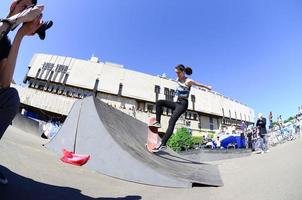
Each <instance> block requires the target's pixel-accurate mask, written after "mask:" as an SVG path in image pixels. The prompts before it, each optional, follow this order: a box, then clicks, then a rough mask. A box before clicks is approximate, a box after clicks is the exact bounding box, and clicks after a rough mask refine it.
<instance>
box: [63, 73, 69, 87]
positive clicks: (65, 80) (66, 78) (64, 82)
mask: <svg viewBox="0 0 302 200" xmlns="http://www.w3.org/2000/svg"><path fill="white" fill-rule="evenodd" d="M68 77H69V74H65V77H64V81H63V85H65V84H66V82H67V80H68Z"/></svg>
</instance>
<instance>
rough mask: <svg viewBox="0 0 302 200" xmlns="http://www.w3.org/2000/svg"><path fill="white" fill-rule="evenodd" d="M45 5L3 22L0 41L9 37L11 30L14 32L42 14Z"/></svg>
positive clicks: (26, 10)
mask: <svg viewBox="0 0 302 200" xmlns="http://www.w3.org/2000/svg"><path fill="white" fill-rule="evenodd" d="M43 10H44V6H43V5H37V6H31V7H29V8H27V9H25V10H24V11H22V12H21V13H18V14H16V15H14V16H12V17H9V18H7V19H4V20H1V22H0V39H2V38H3V37H4V36H5V35H7V34H8V33H9V32H10V31H11V30H14V29H15V28H16V27H17V26H18V25H19V24H21V23H25V22H31V21H33V20H34V19H36V18H37V17H39V16H40V15H41V14H42V11H43Z"/></svg>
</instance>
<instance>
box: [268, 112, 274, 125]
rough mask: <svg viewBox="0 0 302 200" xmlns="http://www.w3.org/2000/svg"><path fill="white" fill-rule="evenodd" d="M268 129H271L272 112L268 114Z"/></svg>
mask: <svg viewBox="0 0 302 200" xmlns="http://www.w3.org/2000/svg"><path fill="white" fill-rule="evenodd" d="M268 119H269V129H272V128H273V112H270V113H269V117H268Z"/></svg>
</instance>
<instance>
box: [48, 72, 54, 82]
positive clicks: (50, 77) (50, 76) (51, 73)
mask: <svg viewBox="0 0 302 200" xmlns="http://www.w3.org/2000/svg"><path fill="white" fill-rule="evenodd" d="M53 73H54V72H53V71H51V72H50V75H49V78H48V82H49V81H51V79H52V76H53Z"/></svg>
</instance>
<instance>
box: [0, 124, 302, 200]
mask: <svg viewBox="0 0 302 200" xmlns="http://www.w3.org/2000/svg"><path fill="white" fill-rule="evenodd" d="M41 143H42V141H41V140H40V139H39V138H36V137H35V136H33V135H30V134H27V133H24V132H22V131H20V130H17V129H15V128H10V129H9V130H8V131H7V133H6V134H5V136H4V138H3V139H2V141H1V143H0V164H1V165H2V166H1V165H0V170H1V171H2V172H3V173H5V174H6V176H7V177H8V178H9V181H10V184H9V185H8V186H0V199H1V200H6V199H9V200H18V199H22V200H23V199H25V200H31V199H35V200H36V199H38V200H40V199H43V200H44V199H45V200H48V199H55V200H60V199H64V200H66V199H73V200H77V199H129V200H138V199H164V200H168V199H171V200H172V199H173V200H174V199H176V200H177V199H182V200H183V199H203V200H206V199H211V200H212V199H213V200H215V199H217V200H218V199H219V200H221V199H224V200H228V199H232V200H233V199H238V198H240V199H245V200H249V199H253V200H254V199H260V200H271V199H273V200H301V199H302V173H301V171H302V159H301V155H302V139H301V140H297V141H294V142H288V143H286V144H283V145H279V146H278V147H275V148H273V149H272V150H271V152H270V153H268V154H264V155H253V156H250V157H245V158H238V159H232V160H224V161H219V162H215V163H216V164H219V168H220V171H221V175H222V178H223V180H224V184H225V186H224V187H219V188H215V187H195V188H192V189H171V188H159V187H152V186H145V185H139V184H135V183H128V182H125V181H122V180H117V179H113V178H110V177H107V176H103V175H100V174H97V173H95V172H91V171H89V170H87V169H85V168H81V167H74V166H70V165H66V164H64V163H62V162H61V161H59V159H58V157H57V156H56V155H54V154H53V153H51V152H49V151H47V150H46V149H44V148H43V147H41V145H40V144H41Z"/></svg>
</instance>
